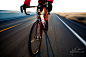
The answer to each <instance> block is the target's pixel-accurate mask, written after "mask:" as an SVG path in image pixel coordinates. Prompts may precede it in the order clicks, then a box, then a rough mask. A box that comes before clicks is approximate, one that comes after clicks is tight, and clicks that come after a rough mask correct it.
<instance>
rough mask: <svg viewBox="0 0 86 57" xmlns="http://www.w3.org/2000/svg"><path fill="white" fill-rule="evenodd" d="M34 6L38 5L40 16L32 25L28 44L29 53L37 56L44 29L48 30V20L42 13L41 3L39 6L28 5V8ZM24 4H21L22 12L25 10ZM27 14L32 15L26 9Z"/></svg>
mask: <svg viewBox="0 0 86 57" xmlns="http://www.w3.org/2000/svg"><path fill="white" fill-rule="evenodd" d="M33 7H38V18H37V20H36V22H35V23H34V24H33V25H32V27H31V30H30V34H29V41H28V46H29V53H30V55H31V56H33V57H34V56H36V55H37V53H38V52H39V50H40V46H41V41H42V31H43V30H44V32H47V31H46V29H45V28H46V26H45V24H46V22H45V19H44V13H43V12H42V13H40V5H39V6H26V8H33ZM22 8H23V6H21V8H20V9H21V12H23V10H22ZM24 12H25V14H27V15H30V14H28V13H27V12H26V9H25V10H24Z"/></svg>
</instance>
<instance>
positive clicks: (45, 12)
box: [43, 7, 48, 30]
mask: <svg viewBox="0 0 86 57" xmlns="http://www.w3.org/2000/svg"><path fill="white" fill-rule="evenodd" d="M43 9H44V18H45V20H46V30H48V13H47V9H46V7H43Z"/></svg>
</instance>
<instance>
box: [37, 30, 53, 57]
mask: <svg viewBox="0 0 86 57" xmlns="http://www.w3.org/2000/svg"><path fill="white" fill-rule="evenodd" d="M45 38H46V49H47V57H50V56H49V50H48V45H49V46H50V49H51V52H52V55H53V57H55V56H54V52H53V49H52V46H51V43H50V40H49V37H48V34H47V32H46V33H45ZM48 43H49V44H48ZM37 57H41V56H40V51H39V52H38V56H37Z"/></svg>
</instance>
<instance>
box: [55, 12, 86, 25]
mask: <svg viewBox="0 0 86 57" xmlns="http://www.w3.org/2000/svg"><path fill="white" fill-rule="evenodd" d="M56 14H58V15H60V16H62V17H64V18H66V19H68V20H72V21H77V22H80V23H83V24H85V25H86V12H81V13H79V12H76V13H62V12H61V13H56Z"/></svg>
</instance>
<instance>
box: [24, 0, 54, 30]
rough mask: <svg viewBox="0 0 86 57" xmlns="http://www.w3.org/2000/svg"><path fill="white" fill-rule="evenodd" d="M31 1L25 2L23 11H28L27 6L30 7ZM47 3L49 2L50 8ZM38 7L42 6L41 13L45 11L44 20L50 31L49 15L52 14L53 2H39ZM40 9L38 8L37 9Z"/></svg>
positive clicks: (46, 0)
mask: <svg viewBox="0 0 86 57" xmlns="http://www.w3.org/2000/svg"><path fill="white" fill-rule="evenodd" d="M30 2H31V0H25V1H24V4H23V9H26V8H25V7H26V6H30ZM45 2H48V7H46V4H45ZM38 3H39V4H38V6H39V5H40V12H42V11H43V9H44V19H46V30H48V14H50V11H51V10H52V3H53V0H38ZM37 9H38V7H37ZM37 18H38V12H37Z"/></svg>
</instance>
